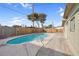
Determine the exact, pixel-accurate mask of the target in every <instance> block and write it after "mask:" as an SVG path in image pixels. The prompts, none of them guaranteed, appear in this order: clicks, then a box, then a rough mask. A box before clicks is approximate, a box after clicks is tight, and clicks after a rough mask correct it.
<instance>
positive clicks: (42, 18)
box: [39, 13, 46, 28]
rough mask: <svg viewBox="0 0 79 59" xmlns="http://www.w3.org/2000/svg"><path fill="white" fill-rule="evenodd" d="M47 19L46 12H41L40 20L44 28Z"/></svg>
mask: <svg viewBox="0 0 79 59" xmlns="http://www.w3.org/2000/svg"><path fill="white" fill-rule="evenodd" d="M45 20H46V14H43V13H41V14H39V21H40V22H41V26H42V28H43V24H44V22H45Z"/></svg>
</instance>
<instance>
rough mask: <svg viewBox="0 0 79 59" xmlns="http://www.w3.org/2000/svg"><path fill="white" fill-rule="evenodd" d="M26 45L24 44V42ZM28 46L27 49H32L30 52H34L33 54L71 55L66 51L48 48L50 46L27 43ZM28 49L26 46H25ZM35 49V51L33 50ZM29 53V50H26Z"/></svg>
mask: <svg viewBox="0 0 79 59" xmlns="http://www.w3.org/2000/svg"><path fill="white" fill-rule="evenodd" d="M24 45H25V46H26V44H24ZM27 46H28V47H30V48H29V50H30V51H31V50H33V51H32V52H31V53H35V52H36V53H35V56H71V55H68V54H66V53H62V52H60V51H57V50H54V49H50V48H46V47H41V46H38V45H36V44H31V43H30V44H29V43H28V44H27ZM27 50H28V48H27ZM34 51H35V52H34ZM28 53H29V51H28ZM29 56H31V54H29Z"/></svg>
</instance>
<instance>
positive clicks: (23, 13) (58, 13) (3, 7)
mask: <svg viewBox="0 0 79 59" xmlns="http://www.w3.org/2000/svg"><path fill="white" fill-rule="evenodd" d="M65 7H66V4H65V3H34V11H35V12H36V13H44V14H46V15H47V17H46V21H45V23H44V25H45V26H47V25H50V24H52V25H54V26H55V27H56V26H61V24H62V18H63V14H64V10H65ZM31 13H32V4H30V3H0V24H1V25H7V26H13V25H22V26H24V25H26V26H31V25H32V22H31V21H29V20H28V18H27V15H29V14H31ZM39 24H40V23H39ZM35 26H37V24H36V22H35ZM40 26H41V24H40Z"/></svg>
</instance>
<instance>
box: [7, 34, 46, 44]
mask: <svg viewBox="0 0 79 59" xmlns="http://www.w3.org/2000/svg"><path fill="white" fill-rule="evenodd" d="M45 37H47V34H46V33H37V34H30V35H26V36H22V37H18V38H14V39H11V40H9V41H7V44H22V43H25V42H31V41H34V40H43V39H44V38H45Z"/></svg>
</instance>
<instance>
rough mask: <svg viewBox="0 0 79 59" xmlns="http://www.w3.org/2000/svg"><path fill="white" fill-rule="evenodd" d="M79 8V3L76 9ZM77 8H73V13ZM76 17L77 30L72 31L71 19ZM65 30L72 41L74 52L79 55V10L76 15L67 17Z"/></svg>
mask: <svg viewBox="0 0 79 59" xmlns="http://www.w3.org/2000/svg"><path fill="white" fill-rule="evenodd" d="M78 8H79V4H78V5H77V6H75V9H76V10H77V9H78ZM75 9H73V10H72V12H71V13H72V14H73V12H74V11H76V10H75ZM73 16H74V17H75V19H74V20H75V31H74V32H71V31H70V20H71V18H72V17H73ZM64 28H65V31H64V35H65V38H66V39H67V40H68V41H69V42H70V44H71V46H72V48H71V50H72V52H73V54H74V55H79V11H77V12H76V13H75V14H74V15H72V16H71V17H70V16H69V18H68V19H66V22H65V25H64Z"/></svg>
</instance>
